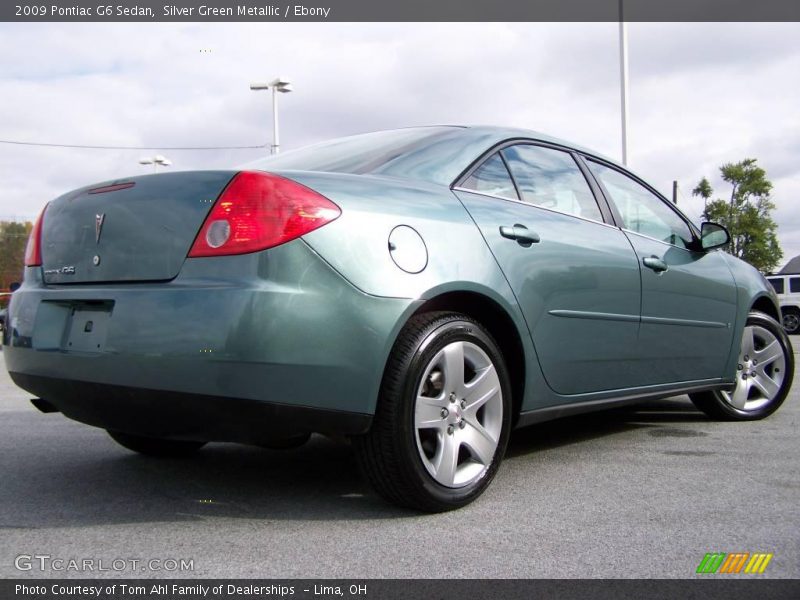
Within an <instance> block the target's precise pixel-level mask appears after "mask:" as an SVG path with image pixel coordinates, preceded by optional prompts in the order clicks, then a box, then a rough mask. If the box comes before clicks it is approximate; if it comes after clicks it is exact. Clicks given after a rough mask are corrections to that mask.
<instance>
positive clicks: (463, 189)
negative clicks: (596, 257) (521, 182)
mask: <svg viewBox="0 0 800 600" xmlns="http://www.w3.org/2000/svg"><path fill="white" fill-rule="evenodd" d="M450 189H451V190H452V191H454V192H467V193H468V194H477V195H479V196H486V197H487V198H492V199H494V200H505V201H506V202H513V203H514V204H521V205H522V206H527V207H528V208H535V209H538V210H546V211H547V212H551V213H555V214H557V215H563V216H565V217H572V218H573V219H580V220H581V221H586V222H587V223H594V224H595V225H602V226H603V227H611V228H612V229H619V227H617V226H616V225H615V224H614V223H606V222H605V221H596V220H595V219H589V218H587V217H581V216H580V215H576V214H573V213H568V212H564V211H563V210H557V209H555V208H547V207H546V206H540V205H539V204H532V203H530V202H525V201H524V200H517V199H516V198H508V197H506V196H498V195H497V194H490V193H489V192H479V191H478V190H471V189H469V188H465V187H460V186H453V187H451V188H450Z"/></svg>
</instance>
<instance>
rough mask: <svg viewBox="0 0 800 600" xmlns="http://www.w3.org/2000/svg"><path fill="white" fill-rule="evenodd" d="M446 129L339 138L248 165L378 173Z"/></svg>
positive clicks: (431, 128)
mask: <svg viewBox="0 0 800 600" xmlns="http://www.w3.org/2000/svg"><path fill="white" fill-rule="evenodd" d="M449 131H451V128H449V127H414V128H409V129H395V130H392V131H377V132H374V133H365V134H362V135H354V136H350V137H345V138H339V139H335V140H330V141H327V142H322V143H319V144H314V145H312V146H306V147H305V148H300V149H298V150H292V151H290V152H286V153H284V154H280V155H277V156H270V157H267V158H263V159H260V160H257V161H255V162H252V163H248V165H247V167H249V168H255V169H261V170H264V171H283V170H298V171H323V172H334V173H355V174H361V173H377V172H380V171H382V170H383V169H384V168H385V167H387V165H389V164H390V163H392V162H393V161H396V160H398V159H400V158H403V157H406V156H407V155H409V154H413V153H414V152H416V151H418V150H420V149H421V148H425V147H427V146H429V145H430V144H431V142H433V141H434V140H435V139H436V138H438V137H440V136H442V135H444V134H446V133H447V132H449Z"/></svg>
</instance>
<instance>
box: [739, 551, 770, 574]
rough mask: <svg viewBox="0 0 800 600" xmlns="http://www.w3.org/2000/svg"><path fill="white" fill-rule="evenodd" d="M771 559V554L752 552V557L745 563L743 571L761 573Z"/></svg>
mask: <svg viewBox="0 0 800 600" xmlns="http://www.w3.org/2000/svg"><path fill="white" fill-rule="evenodd" d="M771 560H772V554H753V558H751V559H750V562H749V563H747V566H746V567H745V569H744V572H745V573H763V572H764V571H765V570H766V569H767V565H768V564H769V561H771Z"/></svg>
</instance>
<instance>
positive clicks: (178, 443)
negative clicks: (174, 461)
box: [108, 431, 206, 458]
mask: <svg viewBox="0 0 800 600" xmlns="http://www.w3.org/2000/svg"><path fill="white" fill-rule="evenodd" d="M108 435H110V436H111V438H112V439H113V440H114V441H115V442H117V443H118V444H119V445H120V446H124V447H125V448H127V449H128V450H133V451H134V452H138V453H139V454H145V455H147V456H157V457H160V458H182V457H186V456H191V455H192V454H194V453H195V452H197V451H198V450H199V449H200V448H202V447H203V446H205V445H206V443H205V442H193V441H187V440H165V439H161V438H153V437H146V436H143V435H135V434H132V433H123V432H121V431H109V432H108Z"/></svg>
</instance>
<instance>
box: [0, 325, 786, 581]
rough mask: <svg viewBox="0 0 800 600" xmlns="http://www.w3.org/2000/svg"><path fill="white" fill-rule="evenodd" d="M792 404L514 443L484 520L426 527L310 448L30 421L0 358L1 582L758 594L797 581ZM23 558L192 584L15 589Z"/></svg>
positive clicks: (688, 410)
mask: <svg viewBox="0 0 800 600" xmlns="http://www.w3.org/2000/svg"><path fill="white" fill-rule="evenodd" d="M793 342H794V345H795V348H798V347H800V338H799V337H795V338H794V340H793ZM798 389H800V388H798V386H795V389H794V390H793V391H792V393H791V396H790V398H789V399H788V400H787V401H786V403H785V404H784V406H783V408H782V409H781V410H779V411H778V412H777V413H776V414H775V415H773V416H772V417H771V418H769V419H767V420H764V421H759V422H753V423H739V424H734V423H717V422H712V421H709V420H708V419H707V418H706V417H705V416H704V415H702V414H701V413H699V412H697V411H695V410H694V409H693V407H692V405H691V404H690V402H689V400H688V398H687V397H685V396H683V397H676V398H670V399H668V400H663V401H658V402H654V403H651V404H649V405H642V406H638V407H634V408H628V409H620V410H614V411H609V412H604V413H599V414H594V415H587V416H581V417H574V418H570V419H565V420H561V421H557V422H551V423H545V424H542V425H538V426H534V427H531V428H528V429H524V430H519V431H517V432H515V433H514V434H513V436H512V440H511V444H510V447H509V451H508V454H507V457H506V460H505V463H504V465H503V467H502V469H501V470H500V473H499V474H498V477H497V479H496V480H495V482H494V483H493V485H492V486H491V487H490V489H489V491H488V492H487V493H486V494H485V495H484V496H483V497H482V498H481V499H480V500H479V501H478V502H476V503H474V504H472V505H470V506H468V507H467V508H465V509H462V510H459V511H456V512H451V513H447V514H441V515H419V514H415V513H412V512H408V511H404V510H399V509H396V508H394V507H392V506H390V505H388V504H385V503H384V502H382V501H381V500H380V499H378V498H377V497H375V496H373V495H372V493H371V492H370V490H369V488H368V487H367V485H366V484H365V483H364V482H363V481H362V480H361V478H360V477H359V474H358V472H357V470H356V465H355V461H354V459H353V456H352V454H351V452H350V449H349V447H348V446H347V445H345V444H343V443H336V442H333V441H330V440H328V439H326V438H322V437H318V436H315V437H314V438H312V440H311V442H310V443H309V444H307V445H306V446H304V447H303V448H300V449H298V450H292V451H270V450H263V449H259V448H249V447H244V446H237V445H232V444H212V445H209V446H207V447H206V448H204V449H203V450H202V451H201V452H200V453H199V455H198V456H197V457H195V458H193V459H186V460H154V459H147V458H143V457H139V456H136V455H134V454H132V453H130V452H128V451H126V450H124V449H122V448H121V447H119V446H117V445H116V444H115V443H114V442H113V441H112V440H111V439H110V438H109V437H108V436H107V435H106V434H105V433H104V432H103V431H101V430H98V429H94V428H91V427H87V426H84V425H80V424H78V423H75V422H72V421H69V420H67V419H65V418H64V417H63V416H61V415H59V414H50V415H43V414H40V413H39V412H38V411H36V410H35V409H34V408H33V407H32V406H31V405H30V403H29V402H28V398H29V395H27V394H26V393H25V392H23V391H22V390H19V389H17V388H16V387H15V386H14V385H13V384H12V383H11V381H10V380H9V379H8V376H7V374H6V371H5V366H4V364H3V359H2V353H0V482H2V483H1V484H0V577H19V576H23V577H24V576H37V577H41V576H55V577H62V576H70V577H92V576H98V575H101V576H119V577H136V576H153V575H157V576H164V575H166V576H184V577H185V576H191V577H286V578H291V577H313V578H326V577H369V578H372V577H413V578H440V577H441V578H475V577H581V578H583V577H652V578H658V577H691V576H694V573H695V569H696V568H697V565H698V563H699V562H700V560H701V559H702V558H703V556H704V554H705V553H706V552H712V551H713V552H771V553H774V558H773V559H772V562H771V563H770V564H769V567H768V569H767V571H766V573H765V575H762V576H761V577H800V525H798V524H799V523H800V466H799V463H798V451H799V450H800V436H798V417H799V416H800V397H798V396H800V393H798V391H797V390H798ZM21 554H28V555H34V554H39V555H42V554H43V555H49V556H51V557H54V558H57V557H60V558H65V559H69V558H76V559H95V560H103V561H106V563H110V562H111V561H113V560H115V559H118V558H122V559H125V560H129V559H142V560H149V559H192V560H193V565H194V569H193V571H192V572H191V573H186V572H184V573H176V572H159V573H152V572H137V571H131V570H124V571H120V572H116V571H108V572H104V573H96V572H95V573H91V572H89V573H85V572H84V573H81V572H63V571H53V570H48V571H45V572H40V571H38V569H34V570H31V571H28V572H20V571H19V570H17V569H16V568H15V566H14V562H15V557H17V556H18V555H21ZM707 577H708V576H707Z"/></svg>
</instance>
